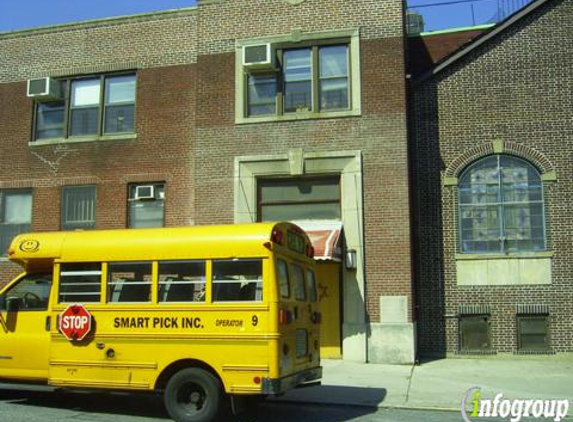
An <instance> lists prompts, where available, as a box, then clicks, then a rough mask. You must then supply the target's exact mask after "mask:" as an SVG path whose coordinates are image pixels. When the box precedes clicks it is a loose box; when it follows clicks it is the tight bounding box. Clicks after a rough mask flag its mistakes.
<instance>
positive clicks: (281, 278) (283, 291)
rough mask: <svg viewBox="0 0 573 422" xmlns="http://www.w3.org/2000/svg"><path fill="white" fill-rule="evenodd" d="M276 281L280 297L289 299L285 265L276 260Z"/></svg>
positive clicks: (283, 262)
mask: <svg viewBox="0 0 573 422" xmlns="http://www.w3.org/2000/svg"><path fill="white" fill-rule="evenodd" d="M277 279H278V282H279V290H280V295H281V297H284V298H288V297H290V285H289V279H288V267H287V263H286V262H285V261H283V260H282V259H278V260H277Z"/></svg>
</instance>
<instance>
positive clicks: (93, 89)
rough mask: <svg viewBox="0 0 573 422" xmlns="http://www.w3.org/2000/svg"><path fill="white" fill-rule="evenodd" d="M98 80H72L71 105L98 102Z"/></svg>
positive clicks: (82, 105)
mask: <svg viewBox="0 0 573 422" xmlns="http://www.w3.org/2000/svg"><path fill="white" fill-rule="evenodd" d="M100 85H101V84H100V80H99V79H82V80H77V81H73V82H72V107H86V106H87V107H89V106H94V105H98V104H99V100H100V88H101V87H100Z"/></svg>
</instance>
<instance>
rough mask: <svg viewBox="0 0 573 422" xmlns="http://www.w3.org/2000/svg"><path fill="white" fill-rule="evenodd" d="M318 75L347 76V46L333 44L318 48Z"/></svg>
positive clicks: (322, 76)
mask: <svg viewBox="0 0 573 422" xmlns="http://www.w3.org/2000/svg"><path fill="white" fill-rule="evenodd" d="M319 59H320V77H321V78H328V77H340V76H348V47H347V46H345V45H335V46H328V47H321V48H320V50H319Z"/></svg>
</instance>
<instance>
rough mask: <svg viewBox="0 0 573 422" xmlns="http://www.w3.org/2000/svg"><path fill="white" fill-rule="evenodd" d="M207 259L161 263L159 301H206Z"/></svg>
mask: <svg viewBox="0 0 573 422" xmlns="http://www.w3.org/2000/svg"><path fill="white" fill-rule="evenodd" d="M204 301H205V261H177V262H160V263H159V302H204Z"/></svg>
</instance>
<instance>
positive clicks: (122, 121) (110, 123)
mask: <svg viewBox="0 0 573 422" xmlns="http://www.w3.org/2000/svg"><path fill="white" fill-rule="evenodd" d="M134 110H135V106H134V105H133V104H132V105H119V106H106V107H105V133H122V132H133V131H134V125H135V120H134Z"/></svg>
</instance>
